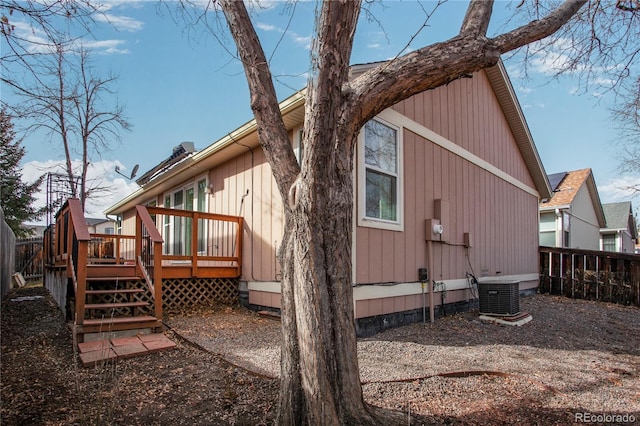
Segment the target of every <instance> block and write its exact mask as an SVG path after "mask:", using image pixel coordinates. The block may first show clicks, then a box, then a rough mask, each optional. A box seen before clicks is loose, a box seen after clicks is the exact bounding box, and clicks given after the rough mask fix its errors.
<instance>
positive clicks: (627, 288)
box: [539, 247, 640, 306]
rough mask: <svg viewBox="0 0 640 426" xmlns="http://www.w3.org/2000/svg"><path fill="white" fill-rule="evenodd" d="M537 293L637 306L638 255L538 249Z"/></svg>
mask: <svg viewBox="0 0 640 426" xmlns="http://www.w3.org/2000/svg"><path fill="white" fill-rule="evenodd" d="M539 253H540V292H542V293H550V294H559V295H565V296H568V297H572V298H576V299H587V300H598V301H602V302H611V303H619V304H623V305H636V306H640V255H637V254H631V253H616V252H606V251H595V250H579V249H571V248H556V247H540V249H539Z"/></svg>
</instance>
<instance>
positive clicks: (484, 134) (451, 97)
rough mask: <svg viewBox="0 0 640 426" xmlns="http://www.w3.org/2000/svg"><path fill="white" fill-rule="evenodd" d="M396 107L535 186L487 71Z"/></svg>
mask: <svg viewBox="0 0 640 426" xmlns="http://www.w3.org/2000/svg"><path fill="white" fill-rule="evenodd" d="M393 109H394V110H396V111H398V112H400V113H401V114H403V115H405V116H407V117H408V118H410V119H411V120H413V121H416V122H418V123H420V124H422V125H423V126H425V127H427V128H429V129H431V130H433V131H434V132H436V133H437V134H439V135H441V136H443V137H444V138H446V139H448V140H450V141H452V142H454V143H456V144H457V145H459V146H460V147H462V148H464V149H466V150H467V151H469V152H471V153H472V154H475V155H477V156H478V157H480V158H482V159H483V160H486V161H487V162H489V163H490V164H492V165H494V166H496V167H497V168H499V169H500V170H502V171H504V172H506V173H507V174H509V175H510V176H513V177H514V178H516V179H518V180H519V181H521V182H523V183H525V184H526V185H529V186H530V187H532V188H533V187H535V184H534V182H533V179H532V178H531V176H530V174H529V172H528V170H527V168H526V167H525V165H524V161H523V159H522V154H521V153H520V151H519V150H518V147H517V145H516V144H515V141H514V138H513V135H512V133H511V130H510V128H509V125H508V123H507V120H506V118H505V116H504V113H503V112H502V109H501V108H500V104H499V102H498V100H497V98H496V96H495V94H494V92H493V89H492V88H491V84H490V83H489V80H488V79H487V77H486V75H485V73H484V72H477V73H475V74H474V76H473V78H462V79H459V80H456V81H454V82H452V83H450V84H449V85H447V86H443V87H439V88H437V89H434V90H429V91H427V92H423V93H421V94H418V95H415V96H413V97H411V98H409V99H407V100H405V101H402V102H400V103H398V104H397V105H395V106H394V107H393Z"/></svg>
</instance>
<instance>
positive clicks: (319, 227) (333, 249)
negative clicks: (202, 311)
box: [278, 129, 379, 425]
mask: <svg viewBox="0 0 640 426" xmlns="http://www.w3.org/2000/svg"><path fill="white" fill-rule="evenodd" d="M326 130H327V135H328V137H327V138H326V140H323V139H315V140H313V141H309V142H310V143H311V144H312V146H311V147H309V148H310V149H307V148H306V147H305V153H310V154H311V155H314V156H318V158H313V157H312V158H309V160H308V161H309V163H310V167H309V169H306V168H305V167H303V170H305V171H306V173H305V176H304V179H301V180H299V181H298V182H297V183H296V184H295V189H293V190H292V193H291V194H290V197H289V200H288V202H289V207H290V208H291V211H290V213H289V214H288V218H287V219H288V220H287V225H288V226H287V229H288V233H287V235H286V240H285V241H284V244H283V245H282V247H281V252H280V256H281V260H282V265H283V281H282V289H283V291H282V299H281V300H282V321H283V330H284V334H283V337H284V338H283V347H282V371H281V375H282V382H281V388H280V401H279V419H278V424H290V425H294V424H349V425H357V424H378V422H379V419H378V417H377V415H378V413H374V412H372V410H369V407H368V406H367V405H366V404H365V402H364V399H363V396H362V388H361V385H360V373H359V369H358V358H357V347H356V335H355V327H354V323H353V319H354V312H353V291H352V278H351V241H352V237H351V233H350V232H349V233H347V234H346V235H345V230H351V229H352V212H353V210H352V208H353V201H352V199H353V186H352V170H353V164H352V158H353V156H352V155H351V152H350V151H351V149H350V146H351V145H352V144H351V143H345V141H344V140H339V139H332V132H331V130H330V129H326ZM337 144H340V145H341V146H344V147H345V149H343V150H335V149H334V147H335V146H336V145H337Z"/></svg>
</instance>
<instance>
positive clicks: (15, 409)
mask: <svg viewBox="0 0 640 426" xmlns="http://www.w3.org/2000/svg"><path fill="white" fill-rule="evenodd" d="M521 304H522V306H523V309H524V310H527V311H529V312H532V313H533V316H534V320H533V321H532V322H530V323H529V324H526V325H524V326H522V327H515V328H514V327H504V326H497V325H494V324H485V323H482V322H480V321H478V320H477V312H475V313H473V312H469V313H464V314H460V315H455V316H448V317H446V318H442V319H439V320H438V321H437V322H436V324H435V325H433V326H431V325H429V324H427V325H425V324H415V325H411V326H407V327H402V328H399V329H395V330H390V331H387V332H384V333H381V334H379V335H377V336H373V337H371V338H368V339H362V340H361V341H360V343H359V345H360V346H362V347H363V348H364V349H365V352H366V356H365V357H364V358H363V363H367V362H369V361H370V358H371V359H373V360H377V361H380V360H382V361H385V360H389V359H392V360H393V362H394V363H398V364H402V363H403V362H405V359H402V358H400V357H402V356H407V355H406V353H404V355H403V354H400V353H395V352H390V350H391V349H392V348H394V347H396V346H394V344H395V343H397V342H401V343H402V344H403V346H402V348H403V350H404V351H407V350H410V349H413V348H417V349H416V350H419V351H422V352H421V353H423V354H424V356H426V357H428V358H429V359H430V360H431V361H432V363H434V362H433V361H434V360H438V359H444V357H445V356H446V354H447V353H455V352H456V351H458V352H459V353H460V354H461V355H460V356H462V354H464V356H466V357H467V358H468V359H466V360H462V359H459V360H458V362H460V364H459V365H457V367H459V368H457V369H456V368H451V367H447V368H443V369H442V370H437V369H436V370H433V371H435V373H434V374H430V375H428V376H424V377H415V378H413V379H411V378H410V379H409V380H397V381H391V382H390V381H381V380H371V379H367V377H370V376H371V377H373V372H371V373H366V377H363V381H365V382H366V383H365V384H364V385H363V391H364V395H365V399H366V401H367V402H369V403H372V404H375V405H378V406H381V407H384V408H387V409H394V410H400V411H402V412H405V413H407V414H409V413H410V414H411V415H412V416H413V417H412V420H411V424H453V425H507V424H509V425H510V424H515V423H518V424H523V425H549V424H572V423H574V421H575V420H576V417H575V416H576V413H586V415H591V416H598V415H600V416H601V419H602V420H603V421H602V422H600V423H604V421H605V420H611V419H613V420H614V422H613V424H625V421H626V422H627V423H628V421H629V419H630V418H632V419H634V420H635V421H634V424H640V310H639V309H637V308H630V307H622V306H615V305H608V304H597V303H594V302H586V301H575V300H569V299H562V298H557V297H551V296H540V295H537V296H532V297H527V298H523V299H522V301H521ZM1 317H2V318H1V359H0V361H1V371H0V377H1V390H0V400H1V407H0V416H1V423H2V425H73V424H78V425H94V424H106V425H213V424H215V425H218V424H221V425H261V424H272V423H273V421H274V418H275V403H276V400H277V394H278V381H277V379H271V378H268V377H266V376H264V375H260V374H256V373H253V372H251V371H249V370H247V369H245V368H243V367H241V366H240V365H241V364H242V363H241V362H235V364H231V363H229V362H228V361H226V360H225V359H224V358H223V356H222V355H220V354H219V353H223V351H222V350H217V349H216V347H215V345H211V346H208V345H205V344H202V342H203V340H202V336H203V335H206V334H208V335H209V336H210V337H211V340H210V341H215V338H216V333H215V330H212V329H210V328H209V329H206V328H203V326H202V324H203V323H206V322H207V321H215V323H216V324H217V326H218V327H219V328H220V329H229V330H233V332H232V334H234V335H235V336H238V335H239V334H241V333H243V332H244V331H245V330H243V327H242V326H241V325H239V324H248V326H247V327H245V328H251V329H253V330H254V331H255V329H256V328H258V327H257V325H258V326H260V325H262V326H265V327H268V328H269V329H273V327H274V323H275V324H277V322H274V320H271V319H263V318H261V317H259V316H257V314H256V313H254V312H250V311H247V310H245V309H243V308H240V307H222V306H215V307H208V308H199V309H194V310H193V311H190V312H188V313H182V314H180V315H175V314H174V315H168V316H167V318H166V320H167V323H168V324H170V325H171V324H174V325H175V324H178V325H180V327H175V328H174V327H172V328H170V329H168V330H167V332H166V334H167V335H168V336H169V337H170V338H171V339H172V340H174V341H175V342H176V343H177V348H175V349H172V350H168V351H164V352H159V353H153V354H150V355H146V356H142V357H137V358H130V359H123V360H118V361H117V362H115V363H108V364H105V365H101V366H97V367H92V368H83V367H81V366H80V365H79V363H78V362H77V354H76V353H75V351H74V345H73V337H72V334H71V332H70V330H69V328H68V327H67V325H66V324H65V323H64V320H63V316H62V314H61V313H60V311H59V309H58V308H57V307H56V305H55V302H54V301H53V299H52V298H51V297H50V296H49V294H48V292H47V291H46V290H45V289H43V288H41V287H35V288H23V289H19V290H12V291H11V292H10V293H9V294H8V295H7V296H6V297H5V299H4V301H3V303H2V307H1ZM189 319H191V320H192V322H191V324H192V326H191V328H192V329H191V330H190V329H189V322H188V321H187V320H189ZM225 324H226V327H225ZM196 335H197V336H199V337H198V338H195V337H194V336H196ZM185 337H186V338H185ZM232 338H233V337H227V339H232ZM187 339H189V340H187ZM222 344H223V343H222V342H221V343H220V345H222ZM416 345H418V346H416ZM505 348H506V350H512V349H511V348H519V349H518V351H516V352H513V354H514V356H515V357H522V358H521V359H516V360H515V361H517V365H518V366H517V367H514V368H516V370H515V371H516V373H512V372H508V373H500V371H498V368H497V366H499V364H497V366H496V365H489V364H488V363H486V362H485V361H484V360H483V359H484V358H487V359H488V358H489V357H490V356H491V353H492V352H495V353H498V352H499V351H501V350H505ZM522 348H525V349H522ZM387 351H389V352H387ZM424 351H430V352H429V353H424ZM550 353H552V354H554V356H558V359H565V358H566V359H567V360H568V363H567V364H566V365H567V366H571V365H572V357H575V360H576V362H575V364H576V365H579V368H576V369H575V371H572V370H571V369H570V368H568V369H567V371H566V376H567V377H566V379H562V376H560V379H558V378H557V374H556V375H555V376H553V377H552V376H547V375H545V372H544V371H533V372H532V374H531V375H530V376H527V378H526V379H523V377H525V374H527V372H528V371H529V370H531V367H528V366H530V365H537V364H535V362H540V363H541V364H539V365H541V366H543V367H540V368H548V369H550V370H553V369H554V367H553V366H549V365H548V363H547V364H544V363H543V362H544V361H545V360H540V359H538V360H535V359H533V358H534V357H538V358H544V357H548V356H549V354H550ZM523 354H525V355H523ZM500 356H502V355H500V353H499V356H498V360H499V358H500ZM469 357H470V358H469ZM525 358H526V359H525ZM227 359H229V357H227ZM407 359H408V358H407ZM580 360H582V362H586V363H587V364H579V363H578V361H580ZM585 360H587V361H585ZM599 360H601V361H599ZM464 363H467V364H464ZM236 364H237V365H236ZM554 364H557V362H555V361H554ZM464 365H475V366H477V367H478V368H474V370H473V371H472V370H469V369H466V368H463V366H464ZM585 365H586V367H585ZM483 366H488V367H490V368H482V367H483ZM561 368H565V367H564V364H563V365H561V366H559V367H558V369H561ZM518 369H519V370H518ZM481 370H486V372H485V374H481V373H479V371H481ZM446 371H457V373H456V374H446ZM504 371H511V370H506V369H505V370H504ZM461 372H462V373H465V372H466V373H467V374H460V373H461ZM469 373H471V374H469ZM554 377H555V378H554ZM398 379H399V378H398ZM405 379H406V377H405ZM591 379H593V380H591ZM558 380H560V381H561V382H562V383H561V384H558V383H557V381H558ZM563 384H565V385H566V386H563ZM574 393H575V394H579V398H578V399H576V398H573V397H572V394H574ZM623 414H626V415H627V417H626V418H622V417H619V418H608V419H607V418H606V417H602V416H606V415H619V416H621V415H623ZM591 419H592V420H593V419H595V420H598V417H591ZM616 419H617V420H620V421H618V422H615V420H616ZM407 423H408V422H407ZM407 423H403V424H407ZM591 423H592V424H594V423H595V424H598V423H599V422H598V421H596V422H593V421H592V422H591ZM609 424H611V423H609Z"/></svg>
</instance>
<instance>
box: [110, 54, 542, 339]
mask: <svg viewBox="0 0 640 426" xmlns="http://www.w3.org/2000/svg"><path fill="white" fill-rule="evenodd" d="M372 66H373V65H358V66H354V67H353V69H352V72H353V73H354V74H358V73H362V72H365V71H366V70H367V69H369V68H370V67H372ZM304 102H305V92H304V91H300V92H298V93H295V94H294V95H292V96H291V97H289V98H288V99H285V100H284V101H282V102H281V104H280V108H281V111H282V115H283V118H284V122H285V124H286V126H287V128H288V129H289V132H290V136H291V144H292V148H293V150H294V151H295V153H296V154H297V155H298V156H301V155H303V151H304V149H303V146H302V144H301V140H300V135H301V129H302V125H303V118H304ZM383 146H384V147H385V149H384V158H381V159H377V160H376V159H375V158H373V157H375V156H377V155H383V154H382V151H381V150H380V149H379V148H381V147H383ZM356 156H357V158H355V171H354V175H353V179H354V183H355V185H354V188H355V190H354V194H353V195H354V201H355V202H354V212H353V215H354V222H353V223H354V226H353V229H352V236H353V250H352V256H353V259H352V264H353V276H352V280H353V286H354V300H353V303H354V307H355V316H356V319H357V323H358V325H357V327H358V332H359V333H361V334H362V333H366V330H367V329H369V327H375V328H377V329H380V328H384V327H386V326H390V325H394V324H399V323H403V322H408V321H416V320H418V321H419V320H422V319H423V314H424V309H427V312H428V310H429V308H430V306H433V307H434V310H436V309H435V308H438V309H437V310H436V311H437V312H436V314H439V313H440V312H442V308H440V305H443V308H444V309H446V312H447V313H449V312H451V311H452V310H454V309H458V308H463V307H466V306H468V304H469V303H470V302H472V303H473V302H474V300H475V299H476V297H477V292H476V288H475V287H474V285H473V279H472V276H475V277H477V278H478V279H479V280H481V281H482V280H505V281H511V282H519V283H520V284H519V285H520V287H519V288H520V291H532V290H535V289H536V288H537V285H538V280H539V270H538V205H539V203H540V201H541V200H542V199H548V198H550V197H551V187H550V185H549V181H548V180H547V176H546V173H545V171H544V168H543V166H542V163H541V161H540V158H539V156H538V152H537V149H536V147H535V145H534V142H533V139H532V137H531V134H530V132H529V129H528V126H527V123H526V121H525V118H524V115H523V113H522V110H521V108H520V105H519V103H518V100H517V99H516V96H515V93H514V90H513V87H512V86H511V83H510V81H509V78H508V76H507V73H506V70H505V68H504V65H503V64H502V63H499V64H498V65H496V66H494V67H491V68H489V69H486V70H482V71H478V72H476V73H474V74H473V75H472V76H471V77H470V78H461V79H459V80H456V81H453V82H451V83H450V84H448V85H446V86H443V87H440V88H437V89H434V90H430V91H426V92H423V93H420V94H418V95H415V96H412V97H411V98H409V99H407V100H405V101H402V102H400V103H398V104H397V105H395V106H394V107H392V108H389V109H387V110H385V111H383V112H382V113H381V114H380V115H379V116H377V117H376V118H375V119H374V120H372V121H371V122H369V123H368V124H367V125H366V126H365V127H364V128H363V129H362V132H361V136H360V140H359V143H358V148H357V151H356ZM172 159H173V160H172ZM150 172H152V173H147V174H145V176H146V177H145V179H143V180H138V183H139V184H140V185H141V188H140V189H139V190H137V191H136V192H134V193H133V194H131V195H129V196H128V197H126V198H125V199H123V200H121V201H120V202H118V203H117V204H115V205H114V206H112V207H110V208H109V209H108V211H107V212H106V213H107V214H108V215H118V216H119V217H120V218H121V232H122V233H123V234H126V233H133V232H135V220H134V216H135V209H136V206H137V205H147V206H158V207H167V208H175V209H186V210H194V211H204V212H209V213H217V214H224V215H233V216H241V217H242V218H243V224H244V225H243V228H244V230H243V231H244V232H243V236H242V240H243V241H242V246H243V251H242V262H241V264H242V268H241V272H240V275H239V276H238V277H237V279H238V289H239V294H240V296H241V297H243V298H245V301H246V303H248V304H250V305H251V306H253V307H256V308H260V309H265V308H269V309H278V308H279V307H280V278H281V268H280V265H279V264H278V259H277V256H276V252H277V249H278V247H279V245H280V241H281V238H282V235H283V226H284V217H283V204H282V199H281V197H280V194H279V193H278V191H277V189H276V185H275V182H274V180H273V177H272V174H271V168H270V165H269V164H268V162H267V160H266V159H265V155H264V153H263V151H262V149H261V147H260V146H259V144H258V137H257V126H256V122H255V120H252V121H250V122H248V123H247V124H245V125H244V126H242V127H240V128H238V129H236V130H234V131H231V132H230V133H229V134H228V135H227V136H225V137H223V138H222V139H220V140H218V141H216V142H214V143H212V144H211V145H209V146H207V147H205V148H204V149H202V150H200V151H194V152H188V150H180V149H178V154H176V150H175V149H174V153H173V154H172V155H171V157H169V158H168V159H167V160H164V161H163V162H162V163H160V164H159V166H158V167H155V168H154V169H153V170H152V171H150ZM156 226H157V227H158V229H159V231H160V234H161V235H162V236H163V238H164V245H165V249H164V250H165V252H167V253H170V252H173V253H175V252H178V251H180V250H182V249H181V247H182V246H185V245H186V246H190V247H196V245H195V244H194V245H192V244H182V242H184V241H185V238H187V237H186V236H185V233H184V230H185V228H186V227H185V226H182V225H179V224H178V223H177V222H176V223H172V222H171V220H168V219H160V218H159V219H157V223H156ZM201 243H202V247H200V244H201ZM206 246H207V243H206V241H202V242H200V241H199V242H198V248H197V250H198V252H199V251H200V249H202V250H203V253H204V252H205V251H206V250H207V247H206ZM421 269H427V273H428V280H429V283H428V284H427V285H424V286H423V285H422V283H421V278H422V279H423V280H424V276H423V275H422V274H420V272H419V271H420V270H421ZM425 293H426V295H425ZM429 293H431V294H429ZM427 315H428V314H427Z"/></svg>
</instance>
